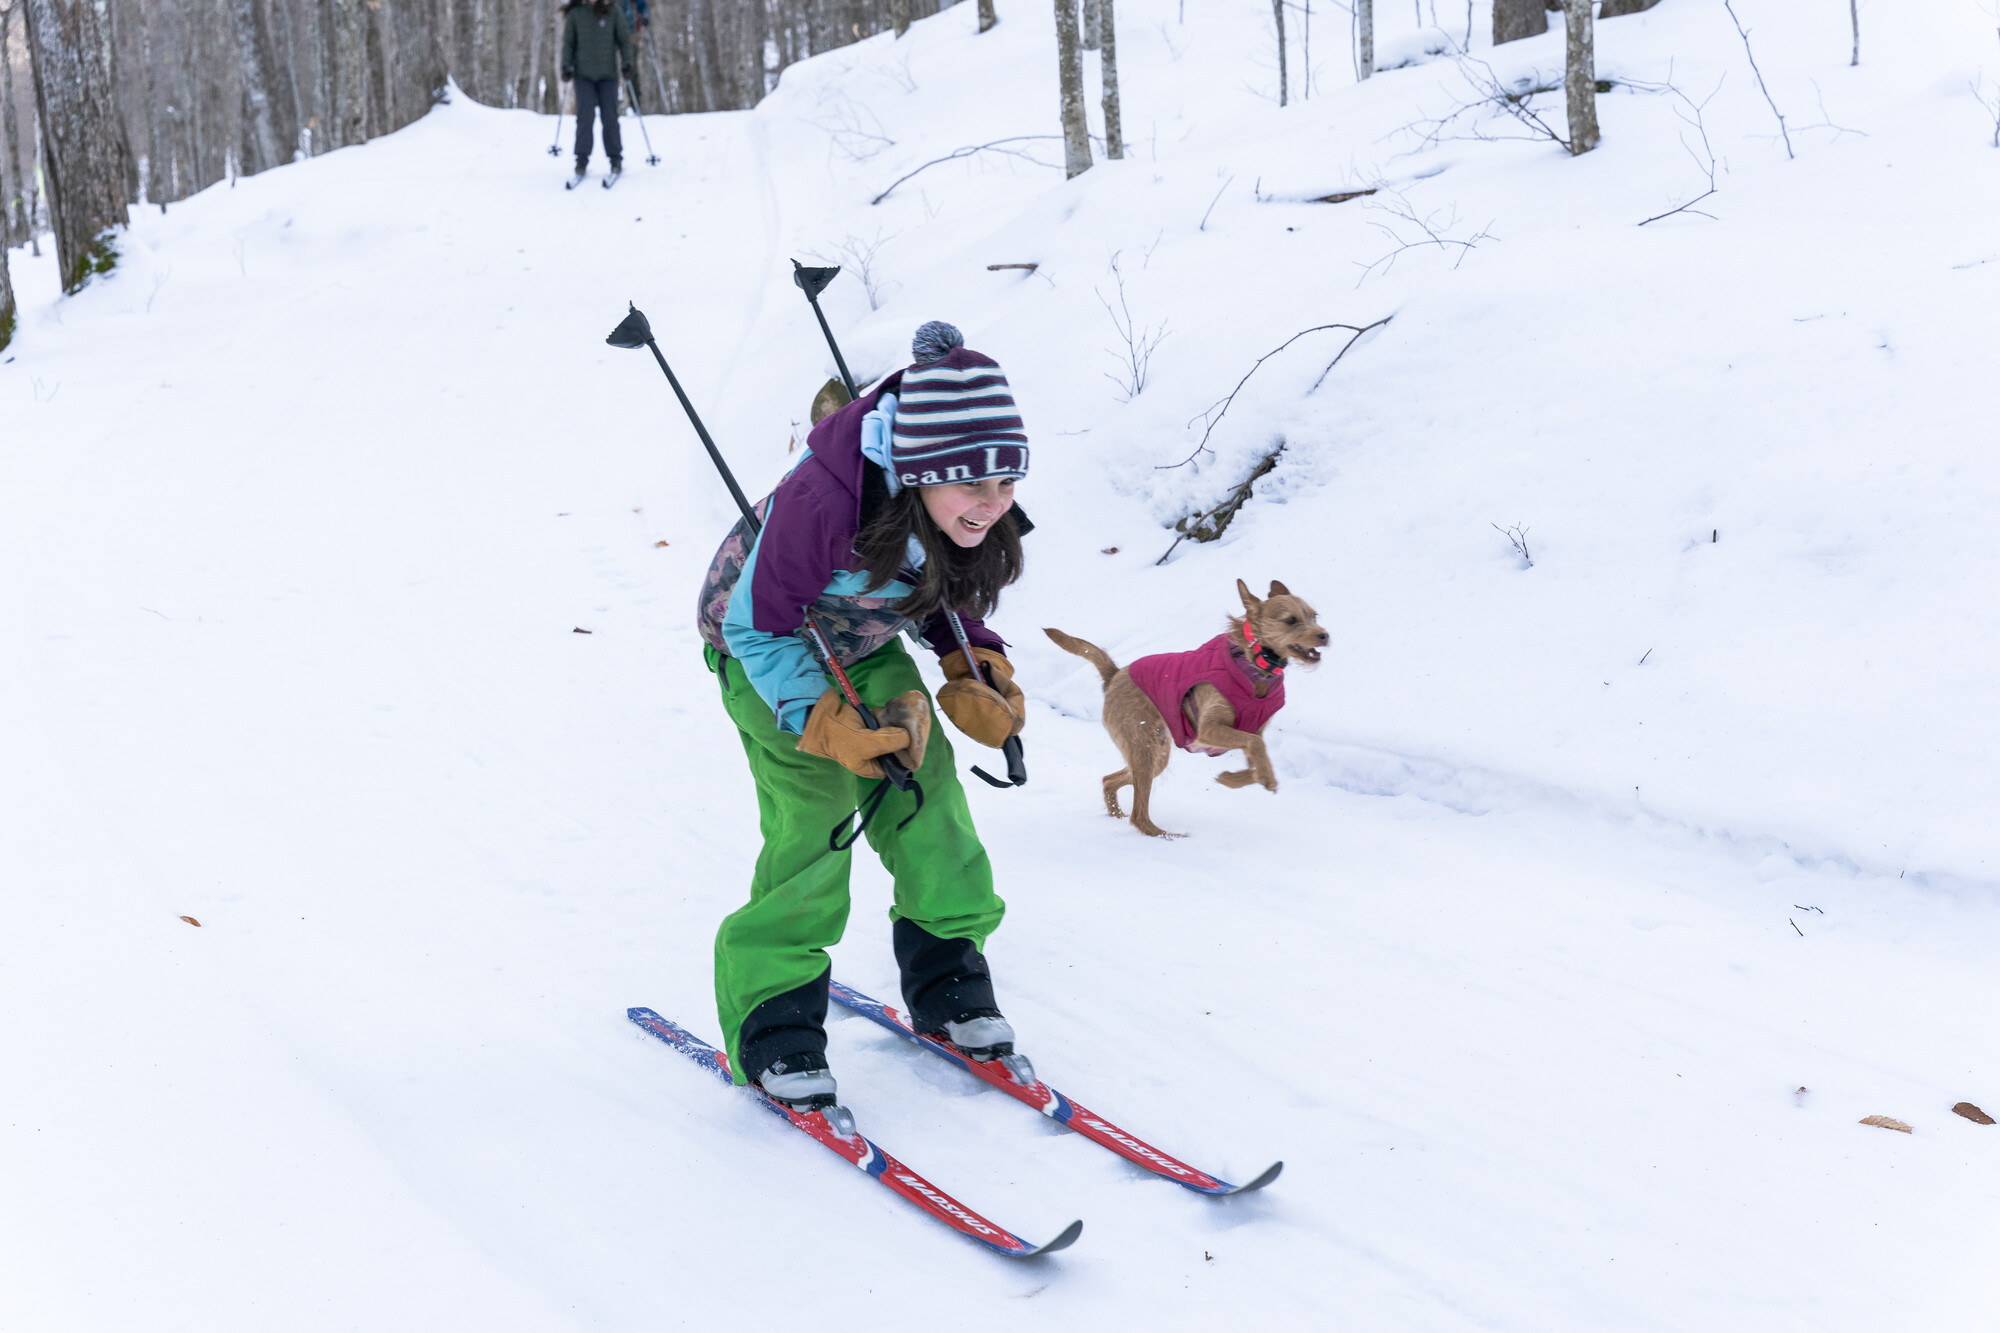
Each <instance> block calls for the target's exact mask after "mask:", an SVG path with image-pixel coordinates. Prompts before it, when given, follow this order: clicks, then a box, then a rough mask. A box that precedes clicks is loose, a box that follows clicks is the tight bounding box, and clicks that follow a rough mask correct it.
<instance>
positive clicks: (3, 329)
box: [0, 244, 20, 352]
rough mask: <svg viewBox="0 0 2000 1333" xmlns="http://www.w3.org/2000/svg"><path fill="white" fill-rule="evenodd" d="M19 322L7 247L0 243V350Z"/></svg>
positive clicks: (12, 336) (8, 341)
mask: <svg viewBox="0 0 2000 1333" xmlns="http://www.w3.org/2000/svg"><path fill="white" fill-rule="evenodd" d="M19 322H20V316H19V314H18V312H16V310H15V309H14V280H13V279H12V278H11V277H9V276H8V274H7V247H6V246H5V245H4V244H0V352H4V351H6V350H7V344H8V343H10V342H13V341H14V326H15V325H16V324H18V323H19Z"/></svg>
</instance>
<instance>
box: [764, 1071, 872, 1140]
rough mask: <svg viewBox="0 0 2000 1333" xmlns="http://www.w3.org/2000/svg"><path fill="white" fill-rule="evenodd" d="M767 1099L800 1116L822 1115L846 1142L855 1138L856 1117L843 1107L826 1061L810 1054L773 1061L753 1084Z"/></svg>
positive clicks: (836, 1085) (837, 1087) (837, 1086)
mask: <svg viewBox="0 0 2000 1333" xmlns="http://www.w3.org/2000/svg"><path fill="white" fill-rule="evenodd" d="M751 1081H752V1082H754V1083H755V1084H756V1085H757V1086H758V1088H760V1089H761V1090H762V1091H763V1093H764V1095H765V1096H766V1097H769V1098H770V1099H771V1100H772V1101H774V1102H776V1103H777V1104H778V1105H780V1106H782V1107H784V1108H785V1109H787V1110H790V1111H797V1112H798V1113H799V1114H800V1115H812V1114H814V1113H817V1114H819V1115H820V1116H821V1117H822V1118H823V1119H825V1121H826V1123H827V1124H829V1125H831V1126H832V1127H833V1131H834V1133H836V1134H838V1135H840V1137H842V1138H843V1139H851V1138H853V1137H854V1113H853V1112H852V1111H850V1110H848V1109H847V1108H846V1107H845V1106H842V1105H841V1104H840V1101H839V1098H838V1096H837V1093H838V1092H839V1085H838V1084H837V1083H835V1082H834V1078H833V1071H832V1070H831V1069H828V1068H827V1065H826V1057H825V1056H823V1055H819V1054H816V1053H814V1052H811V1051H808V1052H805V1053H804V1054H801V1055H788V1056H786V1057H785V1058H784V1059H782V1060H773V1061H772V1062H771V1064H770V1065H769V1066H768V1067H767V1068H766V1069H765V1070H764V1072H763V1073H761V1074H759V1075H757V1077H756V1078H755V1079H753V1080H751Z"/></svg>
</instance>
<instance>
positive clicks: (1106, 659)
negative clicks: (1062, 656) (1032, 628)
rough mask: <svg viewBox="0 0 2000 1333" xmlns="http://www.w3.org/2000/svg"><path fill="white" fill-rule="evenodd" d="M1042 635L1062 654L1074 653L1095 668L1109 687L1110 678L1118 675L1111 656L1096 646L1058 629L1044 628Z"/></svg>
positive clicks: (1116, 666) (1115, 664)
mask: <svg viewBox="0 0 2000 1333" xmlns="http://www.w3.org/2000/svg"><path fill="white" fill-rule="evenodd" d="M1042 633H1044V634H1046V635H1048V636H1049V637H1050V638H1051V639H1053V640H1055V644H1056V647H1058V648H1060V649H1062V650H1063V651H1064V652H1069V653H1075V654H1076V655H1077V656H1078V657H1081V658H1083V659H1084V660H1085V661H1087V662H1089V663H1090V664H1091V665H1092V666H1094V667H1096V668H1097V674H1098V675H1100V676H1102V677H1104V683H1105V684H1106V685H1109V684H1110V683H1111V678H1112V677H1113V676H1115V675H1117V674H1118V664H1117V663H1116V662H1114V661H1112V660H1111V654H1110V653H1107V652H1105V651H1104V650H1103V649H1102V648H1099V647H1098V646H1097V645H1096V644H1094V643H1085V642H1084V641H1083V640H1082V639H1078V638H1072V637H1071V636H1070V635H1067V634H1065V633H1063V632H1062V631H1061V630H1059V629H1047V628H1044V629H1043V630H1042Z"/></svg>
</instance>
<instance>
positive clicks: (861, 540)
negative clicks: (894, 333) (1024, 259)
mask: <svg viewBox="0 0 2000 1333" xmlns="http://www.w3.org/2000/svg"><path fill="white" fill-rule="evenodd" d="M911 351H912V354H913V356H914V358H915V363H914V364H913V365H911V366H910V367H909V368H908V369H906V370H901V371H897V372H896V373H895V374H893V375H891V376H889V377H888V378H887V379H885V380H883V381H882V383H881V384H879V385H878V386H876V388H875V390H874V391H873V392H871V393H868V394H864V395H863V396H862V397H860V398H858V399H856V400H855V401H854V402H852V403H849V404H848V405H847V406H845V407H843V408H841V409H840V410H839V411H837V412H834V413H832V414H830V415H829V416H827V417H826V418H825V419H823V420H822V421H820V423H819V424H818V425H817V426H815V427H814V428H813V431H812V434H811V435H810V437H809V438H808V441H807V444H808V449H809V452H808V454H807V456H806V458H805V459H804V461H802V462H801V463H800V464H799V465H798V466H797V467H795V468H794V469H793V470H792V471H791V473H790V474H788V475H787V476H786V477H785V479H784V480H783V481H781V482H780V483H779V484H778V488H777V489H776V490H775V491H773V492H772V493H771V494H770V495H768V496H766V497H765V498H764V499H763V500H762V501H761V502H760V503H759V504H758V505H757V515H758V518H759V520H760V521H761V523H762V525H763V526H762V530H761V532H760V533H758V534H756V535H755V536H754V537H753V535H752V533H751V530H750V526H749V524H748V523H747V522H745V521H741V520H739V521H738V523H737V524H736V527H735V528H734V529H733V530H732V531H731V532H730V534H729V536H728V537H727V538H726V539H725V540H724V541H723V543H722V547H721V549H720V550H718V551H717V552H716V555H715V560H714V562H713V563H712V564H711V565H710V567H709V571H708V577H707V578H706V579H705V580H704V582H703V584H702V590H701V605H700V607H699V622H700V625H701V634H702V638H703V640H704V641H705V644H706V647H705V648H704V650H703V654H704V657H705V658H706V660H707V662H708V667H709V670H711V671H713V672H714V673H715V675H716V680H717V684H718V685H719V686H720V688H721V692H722V705H723V708H724V709H725V710H727V711H728V713H729V717H730V720H731V721H733V722H734V723H735V724H736V729H737V731H738V733H739V734H740V739H741V740H742V742H743V753H744V755H745V756H746V757H747V758H748V759H749V762H750V773H751V776H752V777H753V778H754V779H755V780H756V785H757V810H758V818H759V826H760V828H761V830H762V832H763V837H764V846H763V850H762V851H761V852H760V853H759V855H758V857H757V866H756V870H755V871H754V873H753V874H752V877H751V881H750V901H749V902H748V903H746V904H745V905H744V906H743V907H741V908H739V909H737V910H736V911H735V912H733V913H731V914H730V915H729V916H728V917H727V918H725V919H724V921H723V923H722V927H721V929H720V930H719V931H718V932H717V933H716V937H715V997H716V1005H717V1008H718V1010H719V1011H720V1014H721V1019H722V1031H723V1034H724V1037H725V1040H726V1042H727V1044H728V1050H729V1058H730V1066H731V1068H732V1069H733V1070H734V1071H735V1075H736V1081H737V1082H738V1083H739V1084H740V1083H745V1082H750V1083H755V1084H757V1085H758V1086H759V1087H761V1088H762V1089H763V1090H764V1092H765V1093H766V1094H768V1095H770V1096H771V1097H773V1098H775V1099H777V1100H779V1101H782V1102H785V1103H787V1104H789V1105H791V1106H793V1107H795V1108H796V1109H799V1110H821V1109H825V1108H826V1107H829V1106H833V1105H835V1104H836V1098H835V1092H836V1088H835V1083H834V1078H833V1074H832V1072H831V1071H830V1070H829V1069H828V1067H827V1061H826V1006H827V983H828V981H829V980H830V979H831V976H832V964H831V962H830V961H829V959H828V957H827V949H828V947H829V946H831V945H833V944H834V943H836V942H837V941H838V940H839V939H840V937H841V934H842V932H843V931H844V930H845V928H846V925H847V911H848V894H847V876H848V866H849V852H848V851H847V850H846V849H845V848H844V847H841V848H838V849H836V848H835V847H833V846H832V845H830V844H831V841H832V839H831V838H830V835H829V830H831V829H834V828H835V827H836V826H838V825H840V824H841V823H842V821H843V820H844V819H845V818H846V817H847V816H848V815H849V814H850V813H851V812H853V811H854V810H855V809H856V807H857V806H860V807H862V809H863V811H864V813H865V812H866V811H867V810H868V806H869V804H870V803H871V802H877V801H879V805H878V806H876V808H875V809H874V810H873V813H872V815H871V816H870V817H869V819H868V822H867V824H866V833H867V838H868V842H869V845H870V846H872V847H873V848H874V849H875V851H876V853H877V854H878V855H879V856H881V858H882V863H883V864H884V865H885V866H886V867H888V869H889V872H890V873H891V874H892V875H893V876H894V877H895V905H894V907H893V908H892V909H891V911H890V914H889V915H890V919H891V920H892V921H893V922H894V926H893V939H894V945H895V953H896V962H897V965H898V967H899V968H900V969H901V973H902V992H903V1004H904V1007H905V1009H906V1010H907V1011H908V1012H909V1014H910V1016H911V1018H912V1021H913V1022H914V1023H915V1025H916V1028H917V1030H918V1031H919V1032H931V1033H939V1034H942V1035H943V1036H944V1037H945V1038H946V1039H948V1040H949V1041H951V1042H952V1043H953V1044H954V1045H956V1046H958V1047H959V1048H960V1049H962V1050H964V1051H966V1052H967V1053H968V1054H970V1055H972V1056H974V1058H977V1059H983V1060H991V1059H997V1058H1000V1057H1002V1056H1007V1055H1011V1054H1012V1052H1013V1037H1014V1033H1013V1029H1012V1027H1010V1026H1009V1024H1008V1023H1007V1020H1006V1019H1005V1018H1003V1017H1001V1015H1000V1010H999V1008H998V1006H997V1005H996V1004H995V1001H994V994H993V981H992V977H991V975H990V973H989V971H988V969H987V964H986V958H985V955H984V953H983V949H984V947H985V943H986V939H987V937H988V936H989V935H991V934H992V933H993V930H994V928H995V927H997V926H998V925H999V924H1000V918H1001V916H1002V914H1003V913H1004V912H1005V910H1006V904H1004V903H1003V902H1002V901H1001V900H1000V898H999V897H998V896H997V895H996V894H995V893H994V892H993V872H992V868H991V866H990V865H989V864H988V862H987V858H986V851H985V849H984V848H983V847H982V846H981V845H980V842H979V835H978V834H977V833H976V832H975V831H974V830H973V827H972V816H971V812H970V810H969V809H968V808H967V805H966V800H965V793H964V790H963V789H962V788H961V787H960V786H959V783H958V775H957V771H956V769H955V767H954V764H953V760H952V752H951V744H950V742H949V741H947V740H946V739H945V737H944V735H943V733H942V732H938V733H935V734H933V733H932V731H931V726H930V723H931V712H930V702H929V698H928V696H927V695H926V694H925V693H924V688H923V683H922V681H921V679H920V678H919V677H918V675H917V668H916V664H915V663H914V662H913V661H912V660H911V658H910V655H909V654H908V653H907V652H906V651H904V649H903V645H902V643H901V642H900V641H899V637H898V636H899V635H901V634H902V633H903V632H904V631H905V630H917V631H918V632H920V634H921V636H922V638H923V640H924V641H925V642H926V643H928V644H929V645H930V647H931V648H932V649H933V650H935V651H936V652H937V654H938V656H939V658H940V660H941V662H942V664H943V667H944V674H945V676H946V678H947V680H946V684H945V685H944V686H943V688H941V689H940V690H939V691H938V696H937V704H938V707H939V708H941V709H942V710H943V711H944V714H945V716H947V717H949V718H950V719H951V720H952V722H953V723H954V724H955V725H956V726H957V727H958V729H959V730H960V731H962V732H964V733H965V734H966V735H968V736H970V737H972V738H973V739H974V740H976V741H978V742H980V743H981V744H982V745H990V746H994V747H996V748H997V747H999V746H1001V745H1003V744H1004V743H1005V742H1006V740H1007V738H1008V737H1009V736H1012V735H1014V734H1015V733H1016V732H1018V731H1020V729H1021V724H1022V722H1023V721H1024V720H1025V716H1024V713H1023V700H1022V696H1021V691H1020V689H1019V688H1018V687H1017V686H1016V685H1015V684H1014V683H1013V674H1014V673H1013V668H1012V666H1010V665H1009V663H1008V661H1007V658H1006V656H1005V653H1004V650H1005V648H1006V646H1007V645H1006V641H1005V640H1003V639H1001V638H1000V637H999V636H998V635H997V634H995V633H993V631H991V630H989V629H987V628H986V626H985V624H984V620H985V617H986V616H988V615H990V614H991V613H992V611H993V609H994V607H995V606H996V604H997V603H998V601H999V597H1000V590H1001V589H1002V588H1004V587H1006V586H1007V585H1008V584H1010V583H1012V582H1013V581H1014V580H1015V579H1017V578H1019V577H1020V574H1021V542H1020V539H1021V537H1022V535H1023V534H1025V533H1026V532H1027V531H1029V529H1030V525H1029V524H1028V523H1027V521H1026V518H1025V516H1023V515H1021V514H1020V513H1019V512H1018V511H1016V510H1014V509H1013V501H1014V483H1015V482H1016V481H1017V480H1019V479H1020V478H1021V477H1024V476H1026V475H1027V472H1028V440H1027V436H1026V434H1025V433H1024V432H1023V429H1022V425H1021V419H1020V417H1019V415H1018V414H1017V412H1016V410H1015V406H1014V399H1013V395H1012V394H1011V393H1010V392H1009V390H1008V386H1007V377H1006V376H1005V375H1004V374H1003V373H1001V370H1000V366H999V365H998V363H996V362H995V361H993V360H992V359H991V358H990V357H986V356H982V355H981V354H979V353H978V352H974V351H972V350H971V349H969V348H967V347H966V346H965V345H964V338H963V337H962V336H961V335H960V333H959V332H958V330H957V329H955V328H953V327H952V326H951V325H949V324H945V323H942V322H938V321H933V322H931V323H928V324H925V325H924V326H923V327H922V328H920V329H918V330H917V334H916V338H915V340H914V342H913V343H912V345H911ZM953 613H956V614H958V615H959V616H961V617H962V618H963V624H964V629H965V631H966V634H967V637H968V638H969V639H970V640H971V642H972V644H973V652H974V655H975V656H976V657H977V658H978V659H979V661H980V663H981V667H982V670H983V671H984V672H985V673H986V675H987V676H988V678H989V679H990V680H991V681H992V685H991V686H988V685H986V684H983V683H981V682H980V681H979V680H978V679H977V678H975V677H974V676H973V674H972V670H971V667H970V666H969V665H968V664H967V662H966V657H965V653H964V652H962V651H961V650H960V648H959V646H958V642H957V639H956V637H955V635H954V634H953V632H952V626H951V623H950V620H951V615H952V614H953ZM808 615H810V617H811V618H812V619H813V621H814V622H816V623H817V625H818V627H819V629H820V630H821V631H822V633H823V634H824V636H825V640H826V646H827V648H828V649H829V650H830V651H831V653H832V654H833V656H834V657H835V658H836V659H837V660H838V661H839V662H840V664H841V665H842V666H843V667H844V668H845V669H846V671H847V673H848V675H849V677H850V678H851V680H852V681H853V684H854V688H855V690H856V691H857V692H858V693H859V695H860V698H861V701H862V702H863V703H864V704H866V705H867V706H868V707H869V708H870V709H871V710H873V711H874V712H875V713H876V714H877V716H878V718H880V720H881V721H882V724H883V725H882V726H881V727H880V729H879V730H869V729H868V728H867V727H866V726H865V725H864V724H863V721H862V719H861V716H860V715H859V713H857V712H856V711H855V710H854V709H853V708H852V707H851V706H849V704H848V703H847V701H846V700H845V699H844V698H843V697H842V696H841V693H840V692H839V691H838V690H836V689H833V688H830V687H829V684H828V677H827V674H826V673H825V672H824V671H823V670H822V669H821V667H820V665H819V663H818V662H817V661H816V660H815V659H814V657H813V655H812V652H811V650H810V649H809V648H808V647H807V645H806V643H805V641H804V639H803V638H802V637H801V629H802V627H803V625H804V623H805V621H806V619H807V617H808ZM886 755H894V756H896V757H897V758H899V759H901V760H902V761H903V762H904V763H905V764H906V766H908V767H909V768H911V769H912V770H913V772H914V774H915V777H916V781H917V785H918V786H920V787H921V789H922V794H921V796H919V795H918V794H917V793H916V792H912V791H898V790H894V789H892V788H890V787H888V786H887V784H886V783H885V782H884V781H883V775H884V769H883V767H882V763H881V760H882V758H883V757H884V756H886Z"/></svg>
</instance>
